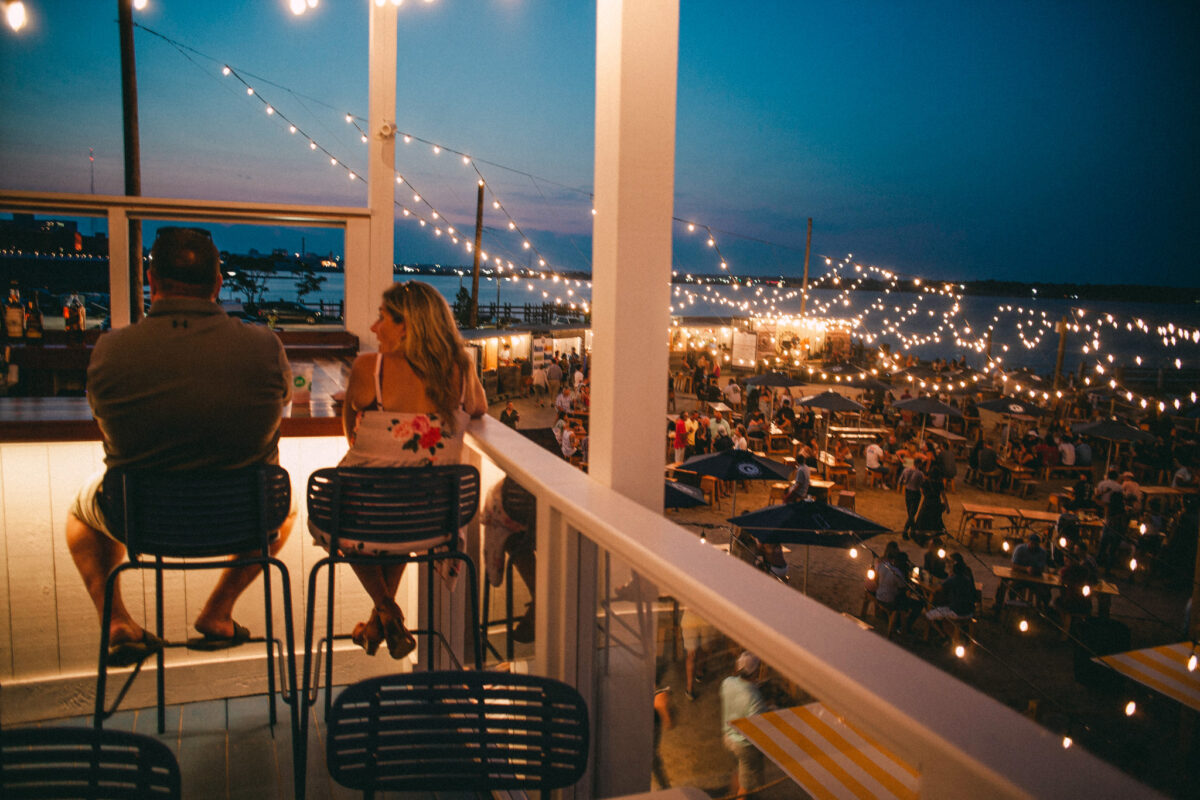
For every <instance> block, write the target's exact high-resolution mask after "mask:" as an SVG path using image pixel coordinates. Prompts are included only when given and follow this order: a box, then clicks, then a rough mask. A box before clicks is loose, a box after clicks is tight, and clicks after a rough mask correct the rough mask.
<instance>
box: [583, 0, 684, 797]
mask: <svg viewBox="0 0 1200 800" xmlns="http://www.w3.org/2000/svg"><path fill="white" fill-rule="evenodd" d="M596 7H597V15H596V134H595V136H596V141H595V148H596V156H595V169H596V175H595V187H596V189H595V190H596V194H595V208H596V216H595V220H594V226H593V238H592V332H593V348H594V349H593V353H592V372H591V375H592V402H591V422H592V424H591V426H590V441H589V443H588V465H589V466H588V471H589V473H590V474H591V475H592V477H594V478H595V479H596V480H598V481H600V482H601V483H604V484H606V485H608V486H611V487H612V488H613V489H615V490H616V491H618V492H620V493H621V494H624V495H626V496H627V497H629V498H631V499H633V500H634V501H636V502H638V503H640V504H642V505H644V506H646V507H647V508H653V509H656V510H661V509H662V493H663V456H662V453H663V447H662V438H663V435H664V431H665V428H664V423H663V420H664V419H665V416H666V411H667V393H666V389H665V387H664V385H663V384H664V381H665V380H666V378H667V372H668V351H667V329H668V326H669V324H670V317H669V313H668V311H667V307H668V304H669V302H670V291H671V285H670V281H671V217H672V213H673V208H674V175H675V81H676V70H677V60H678V58H677V54H678V39H679V3H678V0H598V1H597V4H596ZM589 566H590V568H592V569H595V562H593V564H592V565H589ZM632 566H636V565H632ZM627 575H628V569H627V568H623V567H620V566H618V565H616V564H614V565H613V571H612V575H611V576H610V578H611V582H612V585H613V586H616V585H619V584H620V583H622V582H623V581H624V579H625V578H626V577H627ZM583 583H584V584H585V585H586V584H587V583H588V582H586V581H583ZM650 593H651V594H652V591H651V592H650ZM640 634H641V636H640V638H641V641H640V642H637V643H632V642H630V643H627V645H633V646H632V647H622V648H620V650H619V651H618V650H615V649H613V648H612V644H613V643H610V645H609V648H610V650H611V651H612V652H609V653H606V654H605V658H604V659H603V660H602V661H599V662H597V663H595V664H594V665H589V664H583V665H581V670H580V675H579V677H580V678H584V677H585V676H586V675H588V674H589V673H590V674H591V675H594V677H595V681H596V682H597V683H596V687H595V688H596V689H597V692H596V700H597V702H596V703H595V705H594V707H593V714H594V715H595V716H596V722H597V725H596V745H595V753H594V761H593V764H594V768H595V770H596V775H595V780H594V784H593V788H594V790H595V795H596V796H598V797H608V796H613V795H621V794H631V793H635V792H640V791H646V790H647V789H649V788H650V762H651V756H652V750H653V747H652V744H651V737H652V721H651V716H652V713H653V711H652V699H653V693H654V656H655V647H654V644H655V642H654V626H653V623H652V622H651V623H650V624H649V625H648V626H646V628H645V629H643V630H642V631H641V632H640ZM617 655H620V656H621V657H620V658H616V657H615V656H617ZM593 666H594V667H595V668H594V669H589V668H590V667H593Z"/></svg>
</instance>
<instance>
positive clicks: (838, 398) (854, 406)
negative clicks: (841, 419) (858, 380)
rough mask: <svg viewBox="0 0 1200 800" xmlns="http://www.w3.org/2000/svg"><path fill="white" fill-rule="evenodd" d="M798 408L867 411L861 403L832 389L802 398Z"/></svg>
mask: <svg viewBox="0 0 1200 800" xmlns="http://www.w3.org/2000/svg"><path fill="white" fill-rule="evenodd" d="M796 405H798V406H808V407H809V408H821V409H824V410H826V411H866V410H867V407H866V406H864V405H862V404H861V403H856V402H854V401H853V400H851V399H850V398H849V397H845V396H844V395H840V394H838V393H837V392H835V391H833V390H832V389H831V390H829V391H825V392H821V393H820V394H814V395H811V396H809V397H801V398H800V399H799V400H797V401H796Z"/></svg>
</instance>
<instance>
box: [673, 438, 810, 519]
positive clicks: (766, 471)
mask: <svg viewBox="0 0 1200 800" xmlns="http://www.w3.org/2000/svg"><path fill="white" fill-rule="evenodd" d="M679 469H680V470H686V471H690V472H694V473H696V474H697V475H711V476H712V477H714V478H716V479H717V480H721V481H733V482H734V483H733V501H732V505H733V508H732V511H731V513H737V482H738V481H777V480H790V479H791V477H792V470H791V467H789V466H788V465H787V464H781V463H780V462H778V461H772V460H771V459H769V458H763V457H762V456H756V455H754V453H751V452H750V451H749V450H722V451H721V452H719V453H706V454H704V455H698V456H692V457H691V458H689V459H688V460H687V461H685V462H683V463H682V464H680V465H679Z"/></svg>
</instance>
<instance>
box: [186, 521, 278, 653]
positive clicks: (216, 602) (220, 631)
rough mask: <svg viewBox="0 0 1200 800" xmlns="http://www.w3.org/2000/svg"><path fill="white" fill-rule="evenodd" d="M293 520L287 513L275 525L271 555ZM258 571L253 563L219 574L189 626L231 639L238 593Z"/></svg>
mask: <svg viewBox="0 0 1200 800" xmlns="http://www.w3.org/2000/svg"><path fill="white" fill-rule="evenodd" d="M295 521H296V515H295V514H289V515H288V518H287V519H285V520H284V521H283V524H282V525H280V526H279V535H278V536H277V537H276V538H275V541H274V542H272V543H271V555H275V554H276V553H278V552H279V551H280V549H282V547H283V545H284V543H285V542H287V538H288V535H289V534H291V532H292V524H293V523H294V522H295ZM245 555H248V556H249V555H257V553H247V554H245ZM261 571H262V568H261V567H260V566H258V565H257V564H253V565H251V566H248V567H231V568H229V569H224V570H222V571H221V577H220V578H218V579H217V585H216V586H214V587H213V590H212V594H210V595H209V596H208V601H207V602H205V604H204V608H203V609H201V611H200V614H199V615H198V616H197V617H196V622H195V624H194V625H193V627H194V628H195V629H196V630H197V631H198V632H199V633H202V634H206V635H208V636H214V637H222V638H229V637H232V636H233V633H234V631H233V606H234V605H235V604H236V603H237V601H238V598H239V597H241V595H242V592H244V591H246V589H247V588H249V586H250V584H252V583H254V579H255V578H257V577H258V574H259V572H261Z"/></svg>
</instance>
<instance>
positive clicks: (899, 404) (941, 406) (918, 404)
mask: <svg viewBox="0 0 1200 800" xmlns="http://www.w3.org/2000/svg"><path fill="white" fill-rule="evenodd" d="M892 408H898V409H900V410H901V411H911V412H913V413H914V414H922V415H924V414H949V415H950V416H952V417H961V416H962V412H961V411H959V410H958V409H957V408H955V407H954V406H948V405H946V404H945V403H943V402H942V401H941V400H938V399H937V398H936V397H930V396H929V395H921V396H920V397H910V398H908V399H907V400H897V401H896V402H894V403H892ZM921 438H925V417H924V416H922V417H921Z"/></svg>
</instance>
